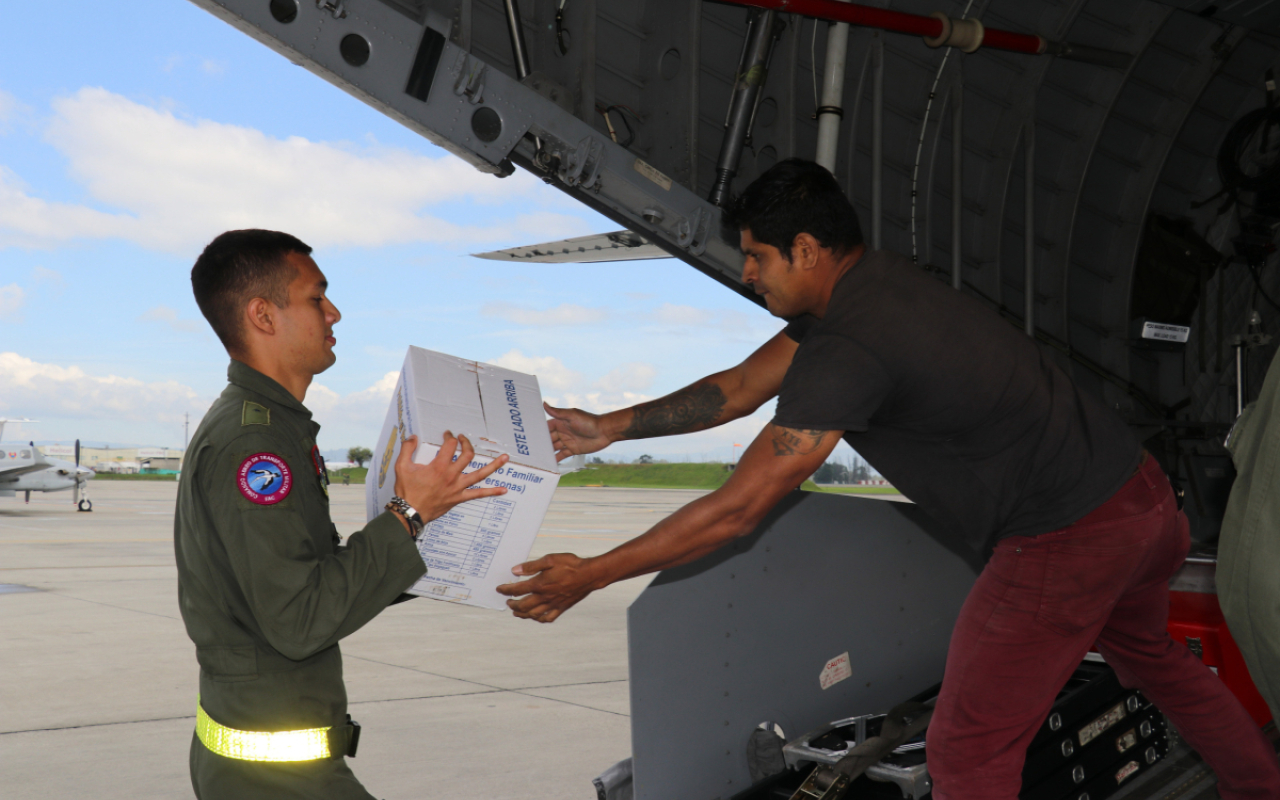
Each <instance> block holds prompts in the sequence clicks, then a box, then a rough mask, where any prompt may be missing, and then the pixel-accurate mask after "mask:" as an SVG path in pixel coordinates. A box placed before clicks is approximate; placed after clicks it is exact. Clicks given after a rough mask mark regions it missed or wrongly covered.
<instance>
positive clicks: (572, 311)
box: [480, 303, 609, 326]
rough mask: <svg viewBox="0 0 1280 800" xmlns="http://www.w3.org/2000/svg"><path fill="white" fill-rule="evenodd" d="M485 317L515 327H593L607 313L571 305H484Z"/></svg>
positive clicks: (600, 309) (481, 311)
mask: <svg viewBox="0 0 1280 800" xmlns="http://www.w3.org/2000/svg"><path fill="white" fill-rule="evenodd" d="M480 313H481V314H484V315H485V316H486V317H500V318H502V319H505V320H506V321H507V322H512V323H515V324H516V325H538V326H551V325H594V324H596V323H599V322H604V321H605V319H607V318H608V316H609V314H608V312H607V311H606V310H605V309H603V308H587V307H586V306H580V305H575V304H573V303H561V304H560V305H558V306H556V307H555V308H547V309H541V310H539V309H533V308H522V307H521V306H517V305H512V304H511V303H486V304H485V305H484V307H483V308H481V309H480Z"/></svg>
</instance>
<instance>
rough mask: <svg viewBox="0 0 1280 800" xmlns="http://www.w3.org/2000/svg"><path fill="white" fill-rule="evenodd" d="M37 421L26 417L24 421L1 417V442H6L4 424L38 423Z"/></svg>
mask: <svg viewBox="0 0 1280 800" xmlns="http://www.w3.org/2000/svg"><path fill="white" fill-rule="evenodd" d="M36 421H37V420H34V419H27V418H26V417H23V418H22V419H6V418H4V417H0V442H3V441H4V424H5V423H6V422H36Z"/></svg>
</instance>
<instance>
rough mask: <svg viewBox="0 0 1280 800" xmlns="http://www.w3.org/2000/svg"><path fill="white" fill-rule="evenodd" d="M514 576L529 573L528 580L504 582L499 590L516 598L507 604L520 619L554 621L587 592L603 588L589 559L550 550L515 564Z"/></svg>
mask: <svg viewBox="0 0 1280 800" xmlns="http://www.w3.org/2000/svg"><path fill="white" fill-rule="evenodd" d="M511 571H512V572H513V573H514V574H516V575H532V576H533V577H531V578H529V580H527V581H517V582H516V583H504V584H503V585H501V586H499V587H498V592H499V593H501V594H505V595H509V596H511V597H516V598H519V599H518V600H508V601H507V607H508V608H510V609H511V610H512V611H514V612H515V615H516V616H517V617H519V618H521V619H531V620H534V621H536V622H555V621H556V620H557V619H559V618H560V615H561V614H563V613H564V612H566V611H568V610H569V609H570V608H572V607H573V606H575V605H577V603H578V602H579V601H580V600H582V599H583V598H584V597H586V596H587V595H589V594H591V593H592V592H594V591H595V590H596V589H599V588H602V584H601V583H600V582H599V578H598V577H597V576H596V575H595V570H593V569H592V562H591V560H590V559H585V558H579V557H578V556H575V555H574V554H573V553H552V554H551V555H548V556H543V557H542V558H539V559H537V560H536V561H526V562H525V563H523V564H517V565H516V566H515V567H514V568H513V569H512V570H511Z"/></svg>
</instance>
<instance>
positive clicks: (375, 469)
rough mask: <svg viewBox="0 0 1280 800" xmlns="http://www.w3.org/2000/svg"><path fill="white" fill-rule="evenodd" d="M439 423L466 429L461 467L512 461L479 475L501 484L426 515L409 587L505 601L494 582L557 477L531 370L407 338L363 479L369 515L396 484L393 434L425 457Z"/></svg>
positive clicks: (501, 604) (527, 544)
mask: <svg viewBox="0 0 1280 800" xmlns="http://www.w3.org/2000/svg"><path fill="white" fill-rule="evenodd" d="M445 431H451V432H452V433H453V434H454V435H458V434H465V435H466V436H467V438H468V439H470V440H471V443H472V445H474V446H475V449H476V455H475V458H474V459H473V460H472V463H471V465H470V466H469V467H467V470H466V471H467V472H471V471H474V470H476V469H479V468H480V467H482V466H484V465H485V464H488V463H489V462H491V461H492V460H493V459H495V458H497V457H498V456H499V455H502V454H503V453H505V454H507V455H508V456H509V457H510V461H508V462H507V464H506V465H505V466H504V467H502V469H500V470H498V472H496V473H494V474H493V475H491V476H490V477H488V478H486V479H485V481H484V482H483V484H482V485H484V486H503V487H506V489H507V493H506V494H504V495H501V496H498V497H486V498H481V499H478V500H472V501H469V502H466V503H462V504H460V505H458V506H455V507H454V508H453V509H452V510H451V511H449V512H448V513H447V514H445V515H444V516H443V517H441V518H440V519H437V520H435V521H433V522H431V523H429V524H428V525H427V528H426V530H424V531H423V532H422V534H421V535H420V536H419V537H418V551H419V552H420V553H421V554H422V560H423V561H424V562H425V563H426V565H427V574H426V575H425V576H423V577H422V578H421V579H420V580H419V581H418V582H417V583H415V584H414V585H413V588H411V589H409V592H410V593H411V594H416V595H421V596H423V597H433V598H436V599H438V600H447V601H450V602H454V603H465V604H467V605H472V606H480V607H481V608H495V609H502V608H506V599H507V598H506V597H504V596H503V595H500V594H498V593H497V592H496V591H494V587H496V586H498V585H499V584H503V583H510V582H511V581H513V580H515V577H514V576H512V574H511V568H512V567H514V566H515V565H516V564H519V563H521V562H523V561H526V560H528V557H529V550H530V548H531V547H532V546H533V540H534V538H536V537H537V535H538V528H539V527H541V525H542V518H543V517H544V516H546V513H547V507H548V506H549V505H550V504H551V496H552V495H553V494H554V493H555V490H556V484H558V483H559V482H560V471H559V469H558V468H557V466H556V457H555V450H554V449H553V448H552V446H551V434H550V433H549V432H548V430H547V424H546V415H545V414H544V412H543V410H542V393H541V392H540V391H539V390H538V379H537V378H535V377H534V376H532V375H525V374H523V373H520V372H513V371H512V370H509V369H503V368H502V367H495V366H493V365H491V364H479V363H476V362H475V361H465V360H463V359H461V358H454V357H453V356H447V355H444V354H443V353H436V352H433V351H431V350H423V349H422V348H420V347H410V348H409V353H408V355H407V356H405V360H404V368H403V369H402V370H401V371H400V380H399V381H398V382H397V383H396V391H395V396H394V397H393V398H392V401H391V407H390V408H389V409H388V410H387V419H386V422H384V423H383V426H382V435H381V436H380V437H379V438H378V446H377V448H376V449H375V450H374V452H373V461H372V462H371V463H370V468H369V476H368V477H367V478H366V479H365V499H366V504H367V512H368V517H369V519H373V518H374V517H376V516H378V515H379V514H381V513H382V512H383V507H384V506H385V505H386V504H387V501H388V500H390V499H391V496H392V495H393V494H394V493H395V490H394V487H395V482H396V476H395V471H396V468H395V461H396V457H397V456H398V455H399V454H400V446H401V442H403V441H404V440H405V439H406V438H408V437H410V436H413V435H415V434H416V435H417V436H418V439H419V444H418V452H417V454H416V455H415V456H414V461H416V462H417V463H419V464H425V463H427V462H429V461H430V460H431V459H433V458H435V455H436V453H437V452H439V450H440V444H441V441H442V440H443V438H444V432H445Z"/></svg>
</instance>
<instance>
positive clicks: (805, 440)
mask: <svg viewBox="0 0 1280 800" xmlns="http://www.w3.org/2000/svg"><path fill="white" fill-rule="evenodd" d="M769 427H770V428H772V429H773V454H774V455H775V456H804V455H808V454H809V453H812V452H813V451H814V450H817V449H818V447H820V446H821V445H822V440H823V439H824V438H826V436H827V434H828V433H830V432H831V431H802V430H796V429H795V428H783V427H780V426H778V425H770V426H769Z"/></svg>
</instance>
